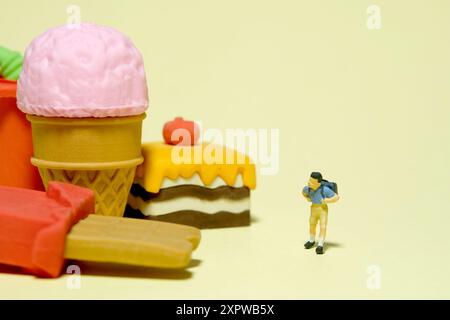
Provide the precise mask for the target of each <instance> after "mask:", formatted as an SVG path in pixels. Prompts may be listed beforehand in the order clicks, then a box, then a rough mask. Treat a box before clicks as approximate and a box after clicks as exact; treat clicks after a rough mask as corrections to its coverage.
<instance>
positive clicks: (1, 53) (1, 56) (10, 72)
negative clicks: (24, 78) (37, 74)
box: [0, 47, 23, 80]
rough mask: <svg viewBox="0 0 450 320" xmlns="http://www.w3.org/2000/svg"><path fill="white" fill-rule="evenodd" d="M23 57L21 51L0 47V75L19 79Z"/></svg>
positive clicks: (8, 78)
mask: <svg viewBox="0 0 450 320" xmlns="http://www.w3.org/2000/svg"><path fill="white" fill-rule="evenodd" d="M22 63H23V57H22V55H21V54H20V53H19V52H15V51H11V50H9V49H7V48H3V47H0V76H2V77H3V78H5V79H7V80H17V79H18V78H19V74H20V71H21V70H22Z"/></svg>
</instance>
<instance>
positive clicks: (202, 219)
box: [125, 205, 250, 229]
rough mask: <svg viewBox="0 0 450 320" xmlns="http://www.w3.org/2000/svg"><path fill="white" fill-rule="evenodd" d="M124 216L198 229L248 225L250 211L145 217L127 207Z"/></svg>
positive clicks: (180, 213)
mask: <svg viewBox="0 0 450 320" xmlns="http://www.w3.org/2000/svg"><path fill="white" fill-rule="evenodd" d="M125 216H126V217H129V218H144V219H150V220H157V221H164V222H172V223H179V224H184V225H189V226H193V227H197V228H200V229H213V228H227V227H241V226H249V225H250V211H249V210H245V211H243V212H241V213H230V212H227V211H218V212H216V213H214V214H210V213H203V212H199V211H194V210H181V211H177V212H171V213H168V214H163V215H158V216H145V215H143V214H142V213H141V212H140V211H139V210H137V209H133V208H132V207H131V206H129V205H127V208H126V211H125Z"/></svg>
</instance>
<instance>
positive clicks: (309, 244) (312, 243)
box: [305, 241, 315, 249]
mask: <svg viewBox="0 0 450 320" xmlns="http://www.w3.org/2000/svg"><path fill="white" fill-rule="evenodd" d="M314 244H315V242H311V241H308V242H306V243H305V249H311V248H312V247H314Z"/></svg>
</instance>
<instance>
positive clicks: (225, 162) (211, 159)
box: [126, 142, 256, 228]
mask: <svg viewBox="0 0 450 320" xmlns="http://www.w3.org/2000/svg"><path fill="white" fill-rule="evenodd" d="M142 153H143V156H144V164H143V165H142V166H141V168H139V170H138V174H137V175H138V177H137V178H136V180H135V183H134V184H133V186H132V188H131V192H130V195H129V198H128V208H127V213H126V215H127V216H129V217H145V218H147V219H153V220H159V221H167V222H174V223H180V224H185V225H190V226H194V227H197V228H223V227H237V226H247V225H249V224H250V190H252V189H254V188H255V186H256V173H255V165H254V164H253V163H252V162H251V160H250V159H249V158H248V157H247V156H245V155H243V154H240V153H238V152H236V151H234V150H232V149H229V148H225V147H222V146H215V145H209V144H201V145H193V146H175V145H170V144H166V143H163V142H151V143H146V144H144V145H143V146H142ZM177 157H178V159H176V158H177ZM180 159H184V160H183V161H180Z"/></svg>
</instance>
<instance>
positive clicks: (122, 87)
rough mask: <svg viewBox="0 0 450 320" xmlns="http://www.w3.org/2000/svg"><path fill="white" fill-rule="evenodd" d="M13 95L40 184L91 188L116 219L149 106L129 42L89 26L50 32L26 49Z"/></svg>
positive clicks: (103, 210)
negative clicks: (23, 117) (24, 116)
mask: <svg viewBox="0 0 450 320" xmlns="http://www.w3.org/2000/svg"><path fill="white" fill-rule="evenodd" d="M17 95H18V97H17V98H18V99H17V101H18V106H19V108H20V109H21V110H22V111H23V112H25V113H26V114H27V119H28V120H29V121H30V122H31V126H32V135H33V148H34V156H33V158H32V159H31V162H32V164H33V165H35V166H37V167H38V168H39V172H40V175H41V178H42V180H43V182H44V184H45V186H47V185H48V183H49V181H52V180H56V181H64V182H70V183H73V184H76V185H80V186H84V187H88V188H91V189H92V190H93V191H94V192H95V196H96V214H101V215H109V216H122V215H123V213H124V210H125V205H126V201H127V197H128V193H129V191H130V188H131V184H132V182H133V178H134V174H135V170H136V167H137V165H139V164H140V163H142V161H143V158H142V156H141V127H142V120H143V119H144V118H145V113H144V112H145V110H146V109H147V104H148V97H147V83H146V78H145V71H144V66H143V61H142V56H141V55H140V53H139V51H138V50H137V49H136V48H135V47H134V45H133V44H132V43H131V41H130V40H129V39H128V38H126V37H125V36H124V35H123V34H121V33H119V32H118V31H116V30H114V29H112V28H108V27H102V26H97V25H93V24H80V25H77V27H76V28H70V27H68V26H62V27H57V28H54V29H50V30H48V31H47V32H45V33H44V34H43V35H41V36H39V37H38V38H36V39H35V40H33V42H32V43H31V44H30V46H29V47H28V48H27V52H26V53H25V60H24V65H23V71H22V74H21V76H20V79H19V83H18V93H17Z"/></svg>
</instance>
